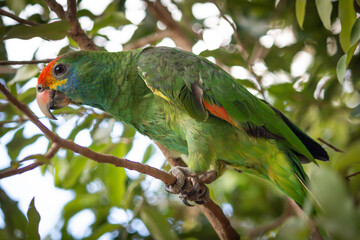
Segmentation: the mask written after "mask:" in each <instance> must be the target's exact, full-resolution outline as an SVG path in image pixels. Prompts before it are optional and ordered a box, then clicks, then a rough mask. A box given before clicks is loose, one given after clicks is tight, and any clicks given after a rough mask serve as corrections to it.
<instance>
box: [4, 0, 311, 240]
mask: <svg viewBox="0 0 360 240" xmlns="http://www.w3.org/2000/svg"><path fill="white" fill-rule="evenodd" d="M58 2H59V3H60V4H62V5H66V0H59V1H58ZM110 2H111V1H110V0H103V1H97V0H83V1H82V2H81V5H80V8H86V9H88V10H90V11H91V12H93V13H94V14H100V13H102V11H103V10H104V9H105V8H106V6H107V5H108V4H109V3H110ZM162 2H163V3H164V4H165V5H167V6H168V7H169V9H172V15H173V17H174V19H175V20H180V19H181V12H180V11H179V10H178V9H177V8H176V7H174V6H171V3H170V2H169V1H166V0H164V1H162ZM125 7H126V12H125V14H126V17H127V18H128V19H129V20H130V21H131V22H132V23H133V24H130V25H127V26H125V27H123V28H122V29H115V28H113V27H105V28H103V29H101V30H100V33H101V34H104V35H106V36H107V37H108V38H109V39H110V41H103V39H101V38H95V39H94V42H95V43H97V44H99V45H101V46H104V47H105V49H106V50H107V51H110V52H115V51H122V49H123V44H124V43H126V42H127V41H128V40H129V39H130V38H131V36H132V34H133V33H134V31H135V30H136V29H137V25H138V24H139V23H141V21H142V20H143V18H144V17H145V5H144V3H143V2H142V1H141V0H131V1H129V0H128V1H126V5H125ZM6 10H8V9H6ZM41 11H42V10H41V7H39V5H33V6H30V7H27V8H26V9H25V10H24V11H23V12H21V13H20V15H19V16H20V17H23V18H26V17H28V16H30V15H31V14H33V13H34V12H38V13H41ZM192 12H193V15H194V16H195V17H196V18H198V19H204V20H205V21H204V24H205V26H206V27H207V28H208V29H206V30H204V33H203V40H199V41H198V42H197V43H196V44H195V45H194V47H193V52H194V53H196V54H199V53H200V52H202V51H204V50H206V49H208V50H214V49H217V48H218V47H219V46H221V45H226V44H228V43H229V42H230V40H231V36H232V34H233V30H232V28H231V27H230V25H229V24H228V23H227V22H226V21H225V20H224V19H222V18H220V16H219V11H218V9H217V8H216V6H215V5H214V4H212V3H195V4H194V5H193V8H192ZM52 16H53V17H54V18H55V17H56V15H55V14H54V13H52ZM2 18H3V21H4V23H5V24H6V25H12V24H16V22H15V21H13V20H12V19H10V18H7V17H2ZM79 21H80V24H81V26H82V27H83V29H85V30H90V29H91V28H92V26H93V22H92V21H91V20H90V19H89V18H88V17H81V18H80V19H79ZM158 26H159V28H161V27H164V26H161V24H158ZM294 38H295V36H294V35H293V31H292V29H291V28H285V29H273V30H269V31H268V32H267V34H266V35H264V36H263V37H261V38H260V43H261V44H262V45H263V46H264V47H267V48H270V47H271V46H272V45H273V44H276V45H277V46H278V47H284V46H286V45H288V44H291V43H292V42H293V41H294ZM68 43H69V42H68V40H67V39H66V38H65V39H63V40H59V41H45V40H42V39H40V38H33V39H30V40H20V39H9V40H6V41H5V46H6V49H7V52H8V58H9V60H15V61H16V60H31V59H32V56H33V54H34V53H35V51H36V50H37V52H36V54H35V56H36V59H48V58H55V57H56V54H57V53H58V51H59V50H60V49H61V48H62V47H64V46H66V45H67V44H68ZM158 45H161V46H170V47H175V43H174V42H173V41H172V40H171V39H169V38H165V39H163V40H162V41H161V42H160V43H159V44H158ZM304 59H305V60H304ZM209 60H210V61H214V58H211V57H210V58H209ZM298 61H299V62H304V61H305V62H307V63H308V64H311V61H312V55H311V54H310V53H308V52H306V51H302V52H300V53H299V55H298V56H296V59H294V62H293V65H294V66H299V67H297V68H296V67H292V68H291V75H293V76H302V75H303V74H304V73H305V71H306V68H307V67H308V66H309V65H308V66H306V64H305V65H304V64H296V63H297V62H298ZM14 67H16V68H17V67H19V66H14ZM39 67H43V65H42V64H40V65H39ZM254 71H255V72H257V73H259V74H262V75H263V79H264V80H265V83H267V84H269V83H272V82H274V81H275V79H277V81H279V80H278V79H280V81H290V80H289V79H290V78H289V76H287V75H284V74H283V73H277V75H274V73H269V72H267V68H266V66H265V65H264V64H263V63H262V62H257V63H256V64H255V66H254ZM230 73H231V74H232V75H233V76H234V77H236V78H248V77H249V72H248V71H247V69H245V68H243V67H242V66H234V67H232V68H231V69H230ZM36 82H37V79H36V78H33V79H31V81H30V82H29V83H28V84H27V85H26V86H24V87H23V89H22V90H25V89H27V88H29V87H35V86H36ZM34 99H35V96H34ZM29 107H30V109H31V110H32V111H33V112H34V113H35V114H36V115H37V116H39V117H41V121H42V122H43V123H44V124H45V125H46V126H50V124H49V121H50V120H48V119H46V118H43V114H42V113H41V111H40V109H39V108H38V106H37V105H36V103H35V101H34V102H32V103H31V104H30V105H29ZM75 120H76V119H75V118H73V119H72V120H69V121H67V120H65V119H64V118H63V117H59V120H58V121H59V122H60V125H61V126H62V127H61V129H60V131H58V134H59V135H60V136H61V137H63V138H66V137H67V136H68V134H69V132H68V131H67V129H69V127H68V126H71V125H72V124H74V123H75ZM115 126H116V127H115V128H114V130H113V131H114V132H120V131H121V125H120V124H116V125H115ZM70 128H71V127H70ZM38 133H41V132H40V131H39V130H38V129H37V128H36V127H35V126H34V125H33V124H32V123H26V124H25V130H24V135H25V137H30V136H32V135H34V134H38ZM13 134H14V132H9V133H7V134H6V135H4V136H3V137H2V138H1V139H0V156H1V160H0V168H5V167H7V166H8V165H9V163H10V158H9V157H8V155H7V152H6V148H5V145H6V143H7V142H8V141H9V140H10V139H11V138H12V136H13ZM89 139H90V137H89V131H87V130H83V131H81V132H80V133H79V134H78V135H77V136H76V138H75V142H76V143H78V144H80V145H82V146H85V147H86V146H88V145H90V143H91V142H90V140H89ZM151 143H152V142H151V140H150V139H149V138H147V137H144V136H141V135H140V134H138V133H137V134H136V136H135V143H134V145H135V147H133V149H132V150H131V151H130V152H129V154H128V155H127V156H126V158H128V159H131V160H133V161H141V160H142V159H141V157H142V155H143V152H144V151H145V149H146V147H147V146H148V145H149V144H151ZM46 147H47V140H46V139H45V137H40V138H39V139H38V140H37V141H36V142H35V143H34V144H32V145H31V146H28V147H26V148H24V149H23V150H22V151H21V153H20V156H19V159H22V158H24V157H26V156H28V155H31V154H37V153H40V154H42V153H45V152H46ZM163 161H164V157H163V156H162V154H161V153H160V151H159V150H158V149H157V151H156V153H155V154H154V156H153V157H152V158H151V159H150V161H149V165H152V166H154V167H157V168H159V167H160V166H161V165H162V164H163ZM126 173H127V174H128V176H129V177H131V178H136V177H138V176H139V174H138V173H136V172H134V171H126ZM147 179H148V178H147ZM147 181H149V184H151V185H152V188H153V189H154V190H158V189H159V188H162V185H161V184H160V183H159V181H153V180H149V179H148V180H147ZM0 186H1V187H2V188H3V189H5V190H6V192H7V193H8V194H9V196H10V197H11V198H12V199H14V200H16V201H18V202H19V207H20V209H21V210H22V211H23V212H24V213H25V214H26V212H27V208H28V206H29V203H30V201H31V199H32V198H33V197H34V196H35V204H36V208H37V210H38V211H39V213H40V215H41V222H40V228H39V231H40V235H41V236H42V238H43V237H45V236H46V235H48V234H50V235H51V238H52V239H58V238H60V235H59V234H60V233H59V231H58V228H56V226H58V224H59V219H60V215H61V209H62V208H63V206H64V205H65V204H66V203H67V202H69V201H70V200H72V199H73V198H74V193H73V192H71V191H69V190H61V189H58V188H55V186H54V179H53V176H52V175H51V174H50V173H45V175H42V174H41V172H40V169H39V168H37V169H35V170H32V171H28V172H26V173H24V174H21V175H17V176H13V177H9V178H5V179H2V180H0ZM129 218H131V211H130V212H129V211H124V210H123V209H117V208H114V209H112V214H111V215H110V218H109V221H110V222H112V223H125V222H126V221H127V219H129ZM93 221H94V215H93V214H92V212H91V211H90V210H85V211H82V212H80V213H78V214H76V215H75V216H74V217H73V218H72V220H71V222H70V224H69V226H70V227H69V231H70V232H71V233H72V234H73V236H75V237H77V238H82V237H84V236H86V235H87V234H89V231H90V229H89V225H90V224H91V223H92V222H93ZM75 222H76V223H77V224H76V227H75V224H72V223H75ZM79 223H81V224H79ZM3 226H4V220H3V215H2V212H0V227H3ZM135 227H136V228H137V230H138V231H139V233H140V232H141V233H143V234H144V236H146V235H147V234H149V233H148V232H147V229H146V227H145V226H143V224H142V225H141V223H138V224H136V226H135ZM102 239H103V240H104V239H111V236H109V235H107V236H103V238H102Z"/></svg>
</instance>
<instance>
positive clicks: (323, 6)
mask: <svg viewBox="0 0 360 240" xmlns="http://www.w3.org/2000/svg"><path fill="white" fill-rule="evenodd" d="M315 3H316V9H317V11H318V13H319V16H320V19H321V21H322V23H323V25H324V27H325V28H326V29H327V30H331V11H332V3H331V0H316V1H315Z"/></svg>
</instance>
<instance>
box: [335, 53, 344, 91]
mask: <svg viewBox="0 0 360 240" xmlns="http://www.w3.org/2000/svg"><path fill="white" fill-rule="evenodd" d="M346 58H347V54H345V55H343V56H342V57H341V58H340V59H339V61H338V63H337V66H336V75H337V78H338V80H339V82H340V83H341V84H343V83H344V77H345V72H346Z"/></svg>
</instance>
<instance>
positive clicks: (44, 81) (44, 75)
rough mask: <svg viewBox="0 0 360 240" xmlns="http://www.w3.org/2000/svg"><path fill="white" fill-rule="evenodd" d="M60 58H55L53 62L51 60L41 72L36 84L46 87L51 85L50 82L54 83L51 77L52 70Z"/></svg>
mask: <svg viewBox="0 0 360 240" xmlns="http://www.w3.org/2000/svg"><path fill="white" fill-rule="evenodd" d="M60 58H61V57H57V58H55V59H54V60H52V61H51V62H50V63H49V64H48V65H46V67H45V68H44V69H43V70H42V71H41V73H40V75H39V78H38V84H41V85H42V86H44V87H45V86H48V85H50V84H51V82H53V81H54V78H53V77H52V68H53V67H54V65H55V64H56V62H57V60H59V59H60Z"/></svg>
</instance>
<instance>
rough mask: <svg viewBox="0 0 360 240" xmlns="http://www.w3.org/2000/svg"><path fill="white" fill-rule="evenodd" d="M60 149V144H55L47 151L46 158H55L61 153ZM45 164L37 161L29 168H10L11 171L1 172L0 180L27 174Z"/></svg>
mask: <svg viewBox="0 0 360 240" xmlns="http://www.w3.org/2000/svg"><path fill="white" fill-rule="evenodd" d="M59 149H60V146H59V144H56V143H53V144H52V145H51V147H50V149H49V151H47V153H46V154H45V155H44V157H45V158H46V159H48V160H50V159H51V158H52V157H54V156H55V154H56V153H57V152H58V151H59ZM43 164H44V162H41V161H35V162H34V163H32V164H29V165H28V166H26V167H22V168H10V169H7V170H4V171H1V172H0V179H2V178H6V177H10V176H14V175H17V174H21V173H24V172H27V171H30V170H32V169H34V168H37V167H39V166H41V165H43Z"/></svg>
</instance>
